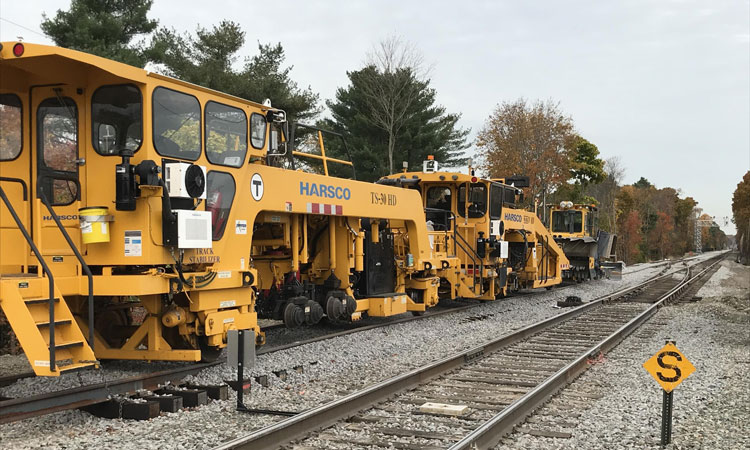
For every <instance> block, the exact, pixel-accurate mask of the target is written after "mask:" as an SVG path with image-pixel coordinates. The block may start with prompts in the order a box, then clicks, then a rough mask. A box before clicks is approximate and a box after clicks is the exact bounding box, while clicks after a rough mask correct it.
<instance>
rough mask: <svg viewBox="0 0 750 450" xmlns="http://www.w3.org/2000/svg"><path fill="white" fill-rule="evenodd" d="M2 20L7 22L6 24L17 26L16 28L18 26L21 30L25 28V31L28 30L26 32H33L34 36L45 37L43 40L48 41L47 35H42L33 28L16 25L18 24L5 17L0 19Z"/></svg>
mask: <svg viewBox="0 0 750 450" xmlns="http://www.w3.org/2000/svg"><path fill="white" fill-rule="evenodd" d="M0 20H3V21H5V22H8V23H10V24H13V25H15V26H17V27H19V28H23V29H24V30H26V31H31V32H32V33H34V34H38V35H39V36H41V37H43V38H45V39H47V36H46V35H44V34H42V33H40V32H38V31H36V30H32V29H31V28H29V27H25V26H23V25H21V24H20V23H16V22H13V21H12V20H8V19H6V18H5V17H0Z"/></svg>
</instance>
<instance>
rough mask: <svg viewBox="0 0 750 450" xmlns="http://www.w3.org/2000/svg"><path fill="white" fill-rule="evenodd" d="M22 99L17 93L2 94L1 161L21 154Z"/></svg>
mask: <svg viewBox="0 0 750 450" xmlns="http://www.w3.org/2000/svg"><path fill="white" fill-rule="evenodd" d="M21 123H22V122H21V99H19V98H18V96H16V95H15V94H0V161H10V160H11V159H16V158H17V157H18V155H19V154H21V145H22V143H21V126H22V125H21Z"/></svg>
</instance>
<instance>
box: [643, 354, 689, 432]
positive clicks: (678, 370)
mask: <svg viewBox="0 0 750 450" xmlns="http://www.w3.org/2000/svg"><path fill="white" fill-rule="evenodd" d="M643 368H644V369H646V371H647V372H648V373H650V374H651V376H652V377H654V379H655V380H656V382H657V383H659V384H660V385H661V387H662V388H663V389H664V396H663V400H662V412H661V414H662V416H661V445H662V446H665V445H667V444H669V443H670V442H671V441H672V394H673V393H672V391H673V390H674V388H676V387H677V386H678V385H679V384H680V383H682V381H683V380H684V379H685V378H687V377H689V376H690V374H691V373H693V372H695V367H694V366H693V365H692V364H691V363H690V361H688V359H687V358H686V357H685V356H684V355H683V354H682V353H680V351H679V350H678V349H677V347H676V346H675V341H667V343H666V345H665V346H664V347H663V348H662V349H661V350H659V351H658V352H656V354H654V356H652V357H651V358H649V360H648V361H646V362H645V363H643Z"/></svg>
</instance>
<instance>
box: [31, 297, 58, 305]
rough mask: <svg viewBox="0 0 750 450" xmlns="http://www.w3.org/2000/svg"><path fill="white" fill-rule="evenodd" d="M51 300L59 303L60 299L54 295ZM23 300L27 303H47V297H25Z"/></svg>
mask: <svg viewBox="0 0 750 450" xmlns="http://www.w3.org/2000/svg"><path fill="white" fill-rule="evenodd" d="M52 301H53V302H55V303H59V302H60V299H59V298H57V297H55V298H53V299H52ZM24 302H25V303H26V304H27V305H34V304H37V303H49V298H27V299H24Z"/></svg>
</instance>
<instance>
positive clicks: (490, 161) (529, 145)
mask: <svg viewBox="0 0 750 450" xmlns="http://www.w3.org/2000/svg"><path fill="white" fill-rule="evenodd" d="M573 137H574V130H573V121H572V120H571V119H570V117H567V116H565V115H564V114H563V112H562V111H561V109H560V106H559V104H557V103H554V102H552V101H551V100H548V101H546V102H542V101H536V102H534V103H532V104H529V103H528V102H527V101H526V100H525V99H518V100H516V101H514V102H503V103H502V104H501V105H499V106H498V107H497V108H496V109H495V111H494V112H493V113H492V115H491V116H490V117H489V118H488V119H487V122H486V124H485V126H484V128H483V129H482V130H481V131H480V132H479V135H478V137H477V146H478V147H479V150H480V152H481V153H482V154H481V159H482V163H481V166H482V168H483V169H484V170H485V171H486V172H487V174H488V175H489V176H491V177H503V176H510V175H527V176H528V177H529V179H530V184H531V186H530V190H531V196H529V199H530V200H531V199H532V198H535V197H536V196H541V197H542V200H543V201H544V202H545V203H546V196H547V194H549V193H550V192H552V191H553V190H554V188H555V187H557V186H558V185H560V184H561V183H563V182H565V181H566V180H567V179H568V178H569V177H570V168H571V165H570V159H571V158H570V151H569V143H570V142H571V140H572V139H573Z"/></svg>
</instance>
